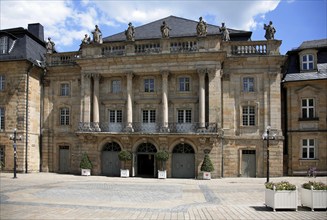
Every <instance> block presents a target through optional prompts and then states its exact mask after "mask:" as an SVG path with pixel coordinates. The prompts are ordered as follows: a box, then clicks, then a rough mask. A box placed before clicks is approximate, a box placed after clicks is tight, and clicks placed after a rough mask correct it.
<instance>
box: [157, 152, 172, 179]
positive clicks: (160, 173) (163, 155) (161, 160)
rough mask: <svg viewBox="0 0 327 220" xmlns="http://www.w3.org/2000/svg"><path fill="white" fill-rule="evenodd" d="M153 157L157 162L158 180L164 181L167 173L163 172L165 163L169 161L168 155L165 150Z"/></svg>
mask: <svg viewBox="0 0 327 220" xmlns="http://www.w3.org/2000/svg"><path fill="white" fill-rule="evenodd" d="M155 157H156V159H157V161H158V162H159V170H158V178H159V179H166V178H167V171H166V170H165V163H166V161H167V160H168V159H169V153H168V152H167V151H165V150H161V151H158V152H157V153H156V154H155Z"/></svg>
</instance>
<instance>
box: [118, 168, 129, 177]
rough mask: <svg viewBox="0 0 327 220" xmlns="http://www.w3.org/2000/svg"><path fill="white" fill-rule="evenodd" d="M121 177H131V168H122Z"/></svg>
mask: <svg viewBox="0 0 327 220" xmlns="http://www.w3.org/2000/svg"><path fill="white" fill-rule="evenodd" d="M120 177H129V170H123V169H120Z"/></svg>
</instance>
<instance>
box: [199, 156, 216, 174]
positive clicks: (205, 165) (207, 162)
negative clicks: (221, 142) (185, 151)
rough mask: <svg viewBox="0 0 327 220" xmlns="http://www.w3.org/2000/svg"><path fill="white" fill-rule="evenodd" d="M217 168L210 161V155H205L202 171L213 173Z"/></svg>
mask: <svg viewBox="0 0 327 220" xmlns="http://www.w3.org/2000/svg"><path fill="white" fill-rule="evenodd" d="M214 170H215V168H214V167H213V164H212V162H211V160H210V157H209V154H205V155H204V159H203V163H202V165H201V171H204V172H212V171H214Z"/></svg>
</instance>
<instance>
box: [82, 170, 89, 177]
mask: <svg viewBox="0 0 327 220" xmlns="http://www.w3.org/2000/svg"><path fill="white" fill-rule="evenodd" d="M81 175H82V176H90V175H91V170H90V169H82V170H81Z"/></svg>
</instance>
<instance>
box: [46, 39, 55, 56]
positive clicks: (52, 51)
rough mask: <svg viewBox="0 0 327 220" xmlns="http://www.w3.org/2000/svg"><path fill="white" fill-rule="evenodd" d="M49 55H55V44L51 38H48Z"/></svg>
mask: <svg viewBox="0 0 327 220" xmlns="http://www.w3.org/2000/svg"><path fill="white" fill-rule="evenodd" d="M46 49H47V53H50V54H51V53H54V52H55V43H54V42H53V41H52V40H51V37H48V41H47V43H46Z"/></svg>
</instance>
